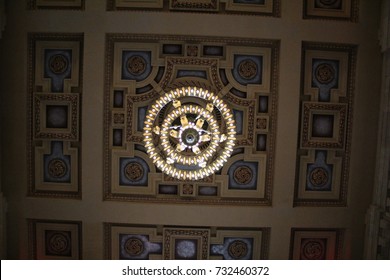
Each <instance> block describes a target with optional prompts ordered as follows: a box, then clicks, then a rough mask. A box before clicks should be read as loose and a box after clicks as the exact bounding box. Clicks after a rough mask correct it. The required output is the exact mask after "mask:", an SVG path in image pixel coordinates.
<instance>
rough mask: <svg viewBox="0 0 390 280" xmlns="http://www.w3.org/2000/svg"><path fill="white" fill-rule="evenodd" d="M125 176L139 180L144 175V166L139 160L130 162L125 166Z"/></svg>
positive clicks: (133, 180) (132, 179)
mask: <svg viewBox="0 0 390 280" xmlns="http://www.w3.org/2000/svg"><path fill="white" fill-rule="evenodd" d="M125 176H126V178H127V179H129V180H130V181H132V182H136V181H139V180H141V179H142V177H143V176H144V168H143V166H142V165H141V164H139V163H138V162H130V163H128V164H126V166H125Z"/></svg>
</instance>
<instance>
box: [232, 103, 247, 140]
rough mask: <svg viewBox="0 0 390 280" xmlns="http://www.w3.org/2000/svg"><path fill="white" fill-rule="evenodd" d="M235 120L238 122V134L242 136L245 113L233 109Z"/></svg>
mask: <svg viewBox="0 0 390 280" xmlns="http://www.w3.org/2000/svg"><path fill="white" fill-rule="evenodd" d="M233 115H234V120H235V121H236V133H237V135H242V132H243V128H244V112H243V111H239V110H234V109H233Z"/></svg>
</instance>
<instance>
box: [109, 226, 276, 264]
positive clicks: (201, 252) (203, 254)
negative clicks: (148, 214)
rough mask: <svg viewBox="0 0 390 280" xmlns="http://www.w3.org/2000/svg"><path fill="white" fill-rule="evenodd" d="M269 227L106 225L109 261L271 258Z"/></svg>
mask: <svg viewBox="0 0 390 280" xmlns="http://www.w3.org/2000/svg"><path fill="white" fill-rule="evenodd" d="M269 233H270V231H269V228H220V227H172V226H167V225H157V226H148V225H129V224H114V223H105V224H104V242H105V258H106V259H116V260H118V259H127V260H145V259H146V260H147V259H151V260H158V259H165V260H205V259H215V260H218V259H220V260H221V259H225V260H258V259H267V258H268V247H269Z"/></svg>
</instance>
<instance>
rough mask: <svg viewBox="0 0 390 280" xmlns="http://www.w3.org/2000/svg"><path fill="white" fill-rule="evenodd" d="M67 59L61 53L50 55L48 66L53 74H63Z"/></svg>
mask: <svg viewBox="0 0 390 280" xmlns="http://www.w3.org/2000/svg"><path fill="white" fill-rule="evenodd" d="M68 65H69V62H68V59H67V58H66V57H65V56H64V55H62V54H56V55H53V56H51V57H50V60H49V68H50V70H51V71H52V72H53V73H54V74H57V75H58V74H63V73H65V71H66V70H67V69H68Z"/></svg>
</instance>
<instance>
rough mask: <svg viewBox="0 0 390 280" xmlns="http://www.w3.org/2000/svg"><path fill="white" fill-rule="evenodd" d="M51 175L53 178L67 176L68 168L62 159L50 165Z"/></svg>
mask: <svg viewBox="0 0 390 280" xmlns="http://www.w3.org/2000/svg"><path fill="white" fill-rule="evenodd" d="M48 171H49V175H50V176H51V177H53V178H62V177H64V176H65V175H66V172H67V171H68V168H67V166H66V163H65V161H63V160H62V159H58V158H56V159H52V160H51V161H50V162H49V165H48Z"/></svg>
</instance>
